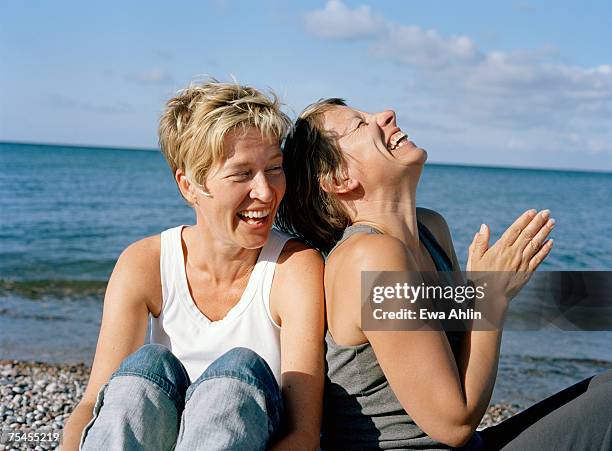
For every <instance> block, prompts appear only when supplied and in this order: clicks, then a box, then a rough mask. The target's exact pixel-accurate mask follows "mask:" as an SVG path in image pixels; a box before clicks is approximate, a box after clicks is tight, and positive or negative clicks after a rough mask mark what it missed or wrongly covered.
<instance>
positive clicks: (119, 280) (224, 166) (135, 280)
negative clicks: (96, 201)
mask: <svg viewBox="0 0 612 451" xmlns="http://www.w3.org/2000/svg"><path fill="white" fill-rule="evenodd" d="M287 125H288V120H287V117H286V116H285V115H284V114H283V113H282V112H281V111H280V110H279V103H278V101H277V100H276V98H275V97H274V98H269V97H267V96H265V95H263V94H262V93H260V92H259V91H257V90H256V89H254V88H250V87H246V86H239V85H237V84H227V83H219V82H216V81H209V82H206V83H203V84H201V85H193V86H190V87H189V88H187V89H185V90H184V91H182V92H181V93H180V94H179V95H178V96H177V97H175V98H173V99H171V100H170V101H169V102H168V104H167V109H166V111H165V113H164V115H163V116H162V118H161V122H160V127H159V139H160V144H161V149H162V152H163V154H164V156H165V157H166V160H167V161H168V164H169V166H170V169H171V171H172V174H173V176H174V178H175V180H176V183H177V185H178V188H179V190H180V193H181V195H182V196H183V197H184V198H185V199H186V201H187V202H188V203H189V204H190V205H191V206H192V208H193V210H194V213H195V218H196V223H195V224H194V225H190V226H183V225H181V226H178V227H175V228H172V229H169V230H166V231H164V232H162V233H161V235H156V236H152V237H148V238H144V239H143V240H140V241H138V242H136V243H134V244H132V245H130V246H129V247H128V248H127V249H126V250H125V251H124V252H123V253H122V254H121V256H120V257H119V260H118V262H117V264H116V266H115V269H114V271H113V273H112V276H111V278H110V281H109V283H108V287H107V291H106V295H105V300H104V313H103V318H102V326H101V330H100V336H99V339H98V345H97V349H96V355H95V359H94V363H93V367H92V372H91V376H90V380H89V384H88V386H87V390H86V392H85V394H84V397H83V400H82V401H81V402H80V403H79V405H78V406H77V408H76V409H75V411H74V412H73V414H72V415H71V417H70V420H69V421H68V423H67V425H66V431H65V436H64V445H63V449H65V450H73V449H77V447H78V446H79V442H80V443H81V449H84V450H101V449H112V450H118V449H129V450H136V449H144V450H164V449H168V450H171V449H177V450H190V451H191V450H198V449H202V450H215V449H266V448H270V447H271V448H272V449H298V448H299V449H317V447H318V445H319V430H320V411H321V401H322V386H323V376H322V375H323V367H322V362H323V353H322V352H323V351H322V339H323V338H322V337H323V335H322V334H323V293H322V277H323V263H322V260H321V257H320V255H319V253H318V252H316V251H314V250H312V249H309V248H307V247H306V246H304V245H303V244H302V243H300V242H298V241H295V240H292V239H290V237H289V236H288V235H285V234H283V233H280V232H278V231H276V230H272V224H273V221H274V217H275V214H276V211H277V209H278V206H279V204H280V202H281V199H282V198H283V194H284V192H285V175H284V173H283V169H282V154H281V152H280V147H279V143H280V141H281V139H282V138H283V136H284V134H285V131H286V128H287ZM150 202H155V199H150ZM149 321H150V326H151V336H150V344H147V345H144V343H145V340H146V337H145V334H146V331H147V324H148V323H149Z"/></svg>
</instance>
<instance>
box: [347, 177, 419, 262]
mask: <svg viewBox="0 0 612 451" xmlns="http://www.w3.org/2000/svg"><path fill="white" fill-rule="evenodd" d="M353 207H354V208H353V211H355V215H354V218H353V221H352V223H353V224H369V225H372V226H374V227H376V228H377V229H380V230H381V231H382V232H384V233H385V234H388V235H391V236H393V237H395V238H397V239H399V240H401V241H402V242H404V243H405V244H406V246H407V247H408V249H410V250H411V251H412V252H413V254H414V255H419V252H420V251H419V248H420V242H419V231H418V226H417V216H416V186H411V185H409V184H408V185H404V186H401V185H399V186H397V188H396V189H393V191H391V190H389V189H388V187H381V189H380V190H378V191H374V192H373V193H371V194H369V195H368V196H367V198H366V197H364V198H363V199H359V200H356V201H354V204H353Z"/></svg>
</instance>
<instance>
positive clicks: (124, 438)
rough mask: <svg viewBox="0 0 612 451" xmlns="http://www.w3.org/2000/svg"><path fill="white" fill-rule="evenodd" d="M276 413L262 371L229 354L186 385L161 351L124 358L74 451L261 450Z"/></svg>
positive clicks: (151, 347) (276, 398) (278, 404)
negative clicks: (104, 450) (77, 448)
mask: <svg viewBox="0 0 612 451" xmlns="http://www.w3.org/2000/svg"><path fill="white" fill-rule="evenodd" d="M282 409H283V403H282V397H281V392H280V388H279V387H278V384H277V383H276V379H275V378H274V375H273V373H272V371H271V370H270V367H269V366H268V364H267V363H266V362H265V361H264V360H263V359H262V358H261V357H260V356H259V355H258V354H256V353H255V352H254V351H252V350H250V349H246V348H233V349H231V350H230V351H228V352H226V353H225V354H223V355H222V356H221V357H219V358H218V359H217V360H215V361H214V362H213V363H212V364H211V365H210V366H209V367H208V368H207V369H206V371H204V373H203V374H202V375H201V376H200V377H199V378H198V379H197V380H196V381H195V382H194V383H193V384H191V383H190V380H189V376H188V375H187V372H186V371H185V368H184V367H183V365H182V364H181V362H180V361H179V360H178V359H177V358H176V357H175V356H174V355H173V354H172V353H171V352H170V350H168V349H167V348H166V347H164V346H161V345H157V344H148V345H145V346H143V347H142V348H140V349H139V350H138V351H137V352H135V353H134V354H132V355H130V356H128V357H127V358H126V359H125V360H124V361H123V362H122V363H121V365H120V366H119V369H118V370H117V371H116V372H115V373H114V374H113V375H112V377H111V379H110V381H109V383H108V384H106V385H105V386H104V387H102V389H101V390H100V393H99V394H98V399H97V401H96V406H95V408H94V418H93V419H92V420H91V421H90V422H89V424H88V425H87V426H86V427H85V429H84V430H83V435H82V437H81V448H80V449H81V450H84V451H87V450H95V451H99V450H102V449H106V450H113V451H114V450H172V449H175V450H188V451H194V450H207V451H208V450H221V449H223V450H263V449H266V448H267V447H268V445H269V444H270V443H271V442H272V441H273V440H274V439H275V438H276V435H277V434H278V433H279V430H280V424H281V414H282Z"/></svg>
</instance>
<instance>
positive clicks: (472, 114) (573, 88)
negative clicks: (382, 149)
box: [307, 1, 612, 153]
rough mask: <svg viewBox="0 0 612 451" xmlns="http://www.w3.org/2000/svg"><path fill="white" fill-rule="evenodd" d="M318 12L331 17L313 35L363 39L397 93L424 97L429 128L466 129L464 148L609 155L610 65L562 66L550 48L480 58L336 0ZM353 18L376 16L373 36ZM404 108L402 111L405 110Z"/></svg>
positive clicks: (462, 43)
mask: <svg viewBox="0 0 612 451" xmlns="http://www.w3.org/2000/svg"><path fill="white" fill-rule="evenodd" d="M325 11H328V12H331V11H336V12H337V13H336V14H335V16H334V17H335V20H336V21H335V22H334V20H332V19H331V18H329V16H331V15H328V16H327V17H328V19H327V22H325V23H323V20H322V19H321V20H319V21H318V23H319V25H321V27H320V28H319V32H318V34H317V35H318V36H323V37H326V38H330V39H333V38H347V37H349V36H353V37H355V36H360V37H368V38H369V41H370V44H369V46H368V52H369V54H370V56H371V57H373V58H376V59H379V60H383V61H388V62H392V63H395V64H396V65H397V69H396V71H397V72H398V73H400V74H401V73H402V71H405V74H406V78H409V77H408V75H410V78H411V80H413V83H412V86H411V87H410V88H409V87H408V86H405V87H404V89H405V90H406V91H411V92H415V89H416V90H417V91H418V92H420V93H426V95H428V96H430V98H429V100H431V102H432V103H434V104H436V105H437V108H436V109H432V110H430V111H429V112H428V115H429V116H428V117H429V118H430V120H431V121H433V122H438V123H442V122H444V123H447V124H449V125H452V126H453V127H454V128H464V129H465V130H470V129H471V130H473V132H472V134H469V133H466V135H465V142H464V144H465V145H469V146H478V145H480V146H481V147H483V148H485V147H489V148H490V147H492V146H497V147H505V148H506V149H508V150H512V151H520V150H523V149H524V150H528V149H529V148H531V149H532V150H542V149H547V150H549V151H551V152H556V151H564V150H571V151H574V150H576V149H577V148H578V146H581V147H582V149H581V150H582V151H586V152H591V153H597V152H603V151H606V152H610V153H612V139H610V138H611V135H612V131H611V130H610V128H609V125H608V124H607V122H609V118H610V117H612V65H608V64H603V65H599V66H596V67H579V66H572V65H568V64H562V63H560V62H558V61H557V54H558V50H557V49H555V48H552V47H551V46H544V47H543V48H541V49H537V50H535V51H514V52H501V51H489V52H487V51H484V50H481V49H479V47H478V45H477V44H476V42H474V40H473V39H471V38H470V37H468V36H464V35H460V36H450V37H445V36H442V35H441V34H440V33H439V32H438V31H436V30H424V29H422V28H420V27H419V26H416V25H406V24H401V23H396V22H394V21H390V20H385V19H382V18H380V17H379V16H376V15H375V14H374V12H372V11H370V10H369V9H368V8H367V7H365V6H361V7H357V8H355V9H350V8H349V7H347V6H346V5H345V4H344V3H342V2H340V1H334V2H329V3H328V4H327V6H326V8H325ZM313 14H317V16H316V17H324V16H323V15H322V12H321V11H315V12H313V13H310V15H307V17H310V18H312V17H313ZM357 16H359V17H362V19H361V20H362V22H363V23H365V19H366V18H375V17H376V18H377V22H376V27H373V26H372V27H370V29H371V30H373V29H376V30H377V31H378V32H377V33H373V32H370V33H366V32H365V31H364V30H366V29H367V28H366V27H365V26H363V25H359V21H358V20H354V19H351V18H353V17H357ZM323 24H324V25H325V26H322V25H323ZM334 26H335V27H337V28H336V29H334V28H333V27H334ZM311 31H312V30H311ZM397 88H398V87H397V86H396V87H395V88H394V89H395V90H397ZM398 107H399V108H402V107H403V106H402V105H398ZM405 108H406V110H410V104H407V105H405ZM449 118H450V121H449ZM479 132H482V133H479ZM516 133H520V135H521V136H520V138H519V137H517V136H515V134H516ZM485 136H486V138H485ZM568 137H571V138H568ZM500 144H501V146H500Z"/></svg>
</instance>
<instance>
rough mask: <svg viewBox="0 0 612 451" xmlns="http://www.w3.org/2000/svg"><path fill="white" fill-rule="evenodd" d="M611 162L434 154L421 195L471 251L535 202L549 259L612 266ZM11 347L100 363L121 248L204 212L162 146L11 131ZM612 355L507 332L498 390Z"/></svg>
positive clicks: (573, 342)
mask: <svg viewBox="0 0 612 451" xmlns="http://www.w3.org/2000/svg"><path fill="white" fill-rule="evenodd" d="M611 197H612V174H608V173H587V172H569V171H548V170H532V169H508V168H483V167H469V166H447V165H434V164H428V165H426V167H425V170H424V172H423V176H422V179H421V183H420V185H419V192H418V196H417V200H418V204H419V205H420V206H423V207H428V208H432V209H435V210H437V211H439V212H440V213H442V214H443V215H444V217H445V218H446V220H447V222H448V224H449V225H450V228H451V231H452V235H453V240H454V244H455V248H456V250H457V255H458V257H459V260H460V261H461V262H462V263H463V264H465V261H466V257H467V247H468V245H469V242H470V241H471V239H472V237H473V236H474V233H476V231H478V229H479V227H480V224H481V223H483V222H484V223H487V224H488V225H489V226H490V227H491V230H492V240H491V242H492V243H493V242H494V241H495V240H496V239H497V238H499V236H500V235H501V234H502V233H503V231H504V230H505V229H506V228H507V227H508V226H509V225H510V224H511V223H512V222H513V221H514V219H515V218H516V217H517V216H518V215H520V214H521V213H522V212H523V211H525V210H527V209H529V208H537V209H543V208H549V209H550V210H551V211H552V216H553V217H554V218H555V219H556V220H557V225H556V226H555V230H554V232H553V233H552V237H553V238H554V240H555V246H554V249H553V252H552V253H551V255H550V256H549V258H548V259H547V260H546V261H545V262H544V263H543V265H542V266H541V268H542V269H546V270H611V269H612V208H611V207H610V201H609V199H610V198H611ZM0 212H1V213H0V359H6V358H10V359H13V358H14V359H27V360H42V361H48V362H85V363H87V364H90V363H91V360H92V358H93V353H94V350H95V343H96V339H97V334H98V329H99V324H100V318H101V311H102V298H103V294H104V288H105V281H106V280H107V279H108V277H109V275H110V273H111V271H112V269H113V265H114V263H115V261H116V259H117V257H118V256H119V254H120V253H121V251H122V250H123V249H124V248H125V247H126V246H127V245H129V244H130V243H131V242H133V241H135V240H138V239H140V238H142V237H144V236H148V235H153V234H157V233H160V232H161V231H162V230H164V229H166V228H169V227H173V226H175V225H178V224H189V223H193V221H194V216H193V213H192V211H191V209H190V208H189V207H188V206H187V205H186V204H185V203H184V202H183V200H182V198H181V197H180V195H179V194H178V191H177V188H176V186H175V184H174V181H173V178H172V174H171V173H170V170H169V169H168V167H167V165H166V163H165V161H164V159H163V157H162V156H161V154H160V153H159V152H155V151H146V150H128V149H100V148H79V147H62V146H43V145H24V144H11V143H0ZM605 369H612V332H567V331H565V332H562V331H538V332H505V333H504V340H503V344H502V358H501V360H500V371H499V375H498V382H497V385H496V388H495V393H494V400H497V401H499V400H506V401H510V402H515V403H517V404H519V405H523V406H524V405H528V404H529V403H531V402H533V401H535V400H538V399H541V398H542V397H544V396H547V395H549V394H552V393H554V392H555V391H557V390H559V389H561V388H563V387H565V386H567V385H569V384H571V383H572V382H576V381H578V380H580V379H581V378H583V377H587V376H589V375H591V374H594V373H596V372H598V371H602V370H605Z"/></svg>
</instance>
